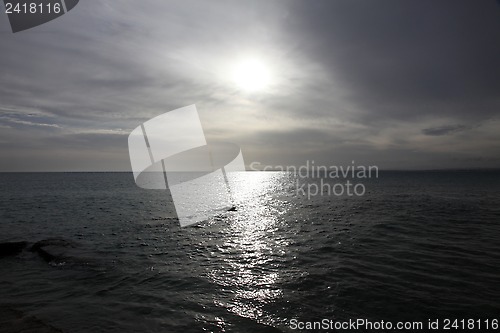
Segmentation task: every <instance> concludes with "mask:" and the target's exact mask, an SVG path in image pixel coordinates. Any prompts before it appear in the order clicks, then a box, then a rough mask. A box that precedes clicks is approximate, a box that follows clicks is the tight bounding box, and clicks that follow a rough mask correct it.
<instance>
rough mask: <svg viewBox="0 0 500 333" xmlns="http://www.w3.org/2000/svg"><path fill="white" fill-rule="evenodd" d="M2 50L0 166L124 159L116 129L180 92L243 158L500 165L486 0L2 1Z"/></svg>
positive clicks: (107, 167)
mask: <svg viewBox="0 0 500 333" xmlns="http://www.w3.org/2000/svg"><path fill="white" fill-rule="evenodd" d="M0 14H1V13H0ZM242 59H259V61H260V62H261V63H262V64H265V66H266V67H267V68H268V70H269V78H270V82H269V85H268V87H266V88H265V89H263V90H260V91H256V92H248V91H244V90H242V89H240V88H239V87H238V86H237V85H236V84H235V83H234V81H233V80H232V77H231V75H232V74H231V73H232V72H231V69H232V68H233V67H234V66H236V64H237V63H239V62H241V61H242ZM0 66H1V71H0V171H62V170H69V171H114V170H116V171H128V170H130V162H129V157H128V148H127V137H128V134H129V133H130V132H131V131H132V130H133V129H134V128H135V127H137V126H139V125H140V124H141V123H143V122H144V121H146V120H148V119H150V118H152V117H154V116H157V115H160V114H162V113H164V112H166V111H169V110H173V109H176V108H179V107H183V106H186V105H190V104H196V106H197V108H198V111H199V113H200V117H201V120H202V124H203V126H204V129H205V132H206V136H207V139H208V140H211V141H228V142H233V143H236V144H238V145H240V147H241V148H242V152H243V156H244V158H245V162H246V163H247V165H249V164H250V163H252V162H260V163H261V164H263V165H302V164H304V163H305V161H306V160H314V161H315V163H316V164H323V165H343V164H344V165H345V164H350V163H351V161H352V160H354V161H355V162H356V164H364V165H378V166H379V167H380V168H381V169H440V168H484V167H500V5H499V3H498V2H497V1H494V0H491V1H490V0H483V1H475V0H469V1H457V0H447V1H444V0H415V1H401V0H390V1H388V0H378V1H372V0H366V1H356V0H343V1H332V0H323V1H320V0H311V1H303V0H296V1H293V0H282V1H270V0H262V1H234V0H225V1H222V0H210V1H207V0H179V1H147V0H146V1H137V0H133V1H132V0H116V1H109V0H82V1H80V3H79V4H78V5H77V6H76V7H75V8H74V9H73V10H72V11H70V12H69V13H67V14H66V15H64V16H62V17H60V18H58V19H56V20H54V21H51V22H49V23H47V24H44V25H42V26H39V27H36V28H33V29H30V30H27V31H24V32H19V33H15V34H13V33H12V32H11V31H10V26H9V22H8V19H7V16H6V15H5V14H1V15H0Z"/></svg>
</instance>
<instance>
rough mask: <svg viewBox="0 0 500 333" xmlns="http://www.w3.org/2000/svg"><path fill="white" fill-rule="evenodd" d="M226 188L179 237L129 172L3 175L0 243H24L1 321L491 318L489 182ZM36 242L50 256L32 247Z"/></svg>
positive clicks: (495, 196) (314, 325) (207, 328)
mask: <svg viewBox="0 0 500 333" xmlns="http://www.w3.org/2000/svg"><path fill="white" fill-rule="evenodd" d="M238 177H240V180H241V182H242V183H243V184H244V186H243V188H244V191H245V193H244V195H243V196H240V199H239V200H238V201H237V202H235V206H234V209H231V210H229V211H222V212H218V213H217V214H216V215H214V216H213V217H211V218H209V219H208V220H206V221H204V222H202V223H199V224H196V225H193V226H188V227H184V228H181V227H180V225H179V221H178V219H177V216H176V211H175V206H174V204H173V202H172V199H171V196H170V195H169V192H168V191H165V190H147V189H141V188H139V187H137V186H136V185H135V183H134V179H133V176H132V174H131V173H127V172H123V173H1V174H0V243H5V242H18V241H25V242H27V244H28V245H27V246H26V248H25V249H24V250H22V251H21V252H19V253H16V254H14V255H8V256H2V257H0V312H2V311H4V312H5V311H7V310H8V309H10V310H12V311H16V313H18V317H19V318H22V317H29V318H36V320H37V321H38V322H39V323H43V325H47V327H48V326H50V327H52V328H54V329H55V331H57V332H60V331H62V332H375V331H376V332H417V331H420V332H430V331H431V330H430V328H429V323H431V322H432V323H437V324H438V325H439V327H438V330H433V331H434V332H436V331H445V328H446V327H445V326H446V323H447V321H449V325H450V327H451V325H452V324H453V323H455V325H468V323H469V322H468V321H469V320H473V321H474V322H473V325H476V326H475V328H476V329H477V328H479V327H478V326H477V325H478V323H480V324H482V325H483V326H482V327H481V331H486V327H485V326H484V325H486V324H490V325H493V326H494V322H495V320H497V322H498V320H499V319H500V171H496V170H476V171H474V170H471V171H467V170H462V171H460V170H458V171H380V173H379V174H378V177H376V178H370V179H357V180H355V181H356V182H357V183H362V184H363V188H364V193H362V195H356V194H354V195H347V194H346V193H344V194H343V195H337V194H335V193H316V194H314V193H313V194H314V195H312V194H311V193H308V194H311V195H304V193H302V190H300V188H301V189H309V190H314V189H316V188H315V187H314V186H313V185H312V184H314V185H318V184H319V185H322V186H325V183H326V184H330V185H332V186H334V185H335V184H338V182H339V181H341V182H344V180H339V179H332V178H326V179H323V178H321V179H319V178H318V177H315V176H313V175H311V176H306V177H300V176H298V175H296V174H293V173H289V172H271V171H270V172H257V171H256V172H245V173H241V175H239V176H238ZM321 182H323V183H321ZM299 185H300V186H302V187H300V188H298V186H299ZM298 189H299V191H298ZM358 189H359V188H358ZM197 190H198V191H204V189H203V188H200V189H197ZM309 192H310V191H309ZM358 192H359V191H358ZM358 194H360V193H358ZM54 240H56V241H54ZM40 241H46V242H49V243H50V242H51V241H53V242H55V245H53V246H52V248H56V252H57V256H56V259H54V260H47V258H43V257H42V256H40V254H39V253H37V252H36V251H34V252H33V251H31V250H30V248H32V246H33V244H36V243H37V242H40ZM57 244H59V247H58V245H57ZM61 244H66V245H64V246H61ZM67 244H70V245H67ZM10 310H9V311H10ZM1 317H2V315H0V318H1ZM19 318H18V319H19ZM462 320H465V322H461V321H462ZM354 321H356V322H358V321H359V322H360V323H361V322H364V323H365V324H363V325H361V326H358V327H356V328H355V329H353V326H351V327H347V326H345V325H344V326H342V324H343V323H349V322H351V323H352V322H354ZM453 321H455V322H453ZM382 322H383V323H384V324H385V325H386V326H381V323H382ZM4 323H5V320H4ZM368 323H371V325H372V326H368ZM387 323H389V324H391V325H392V326H391V328H388V327H387ZM398 323H404V324H406V325H407V326H406V327H407V329H396V327H395V326H396V325H397V324H398ZM409 323H410V324H411V325H417V324H418V323H422V327H418V326H412V328H411V329H410V324H409ZM416 323H417V324H416ZM464 323H465V324H464ZM320 324H321V326H320ZM469 324H470V323H469ZM377 325H378V326H377ZM377 327H378V328H377ZM490 328H491V327H490ZM451 330H452V331H471V332H472V331H474V330H472V329H470V328H468V329H463V330H461V327H458V328H453V329H451ZM3 331H4V330H3V329H2V327H0V332H3Z"/></svg>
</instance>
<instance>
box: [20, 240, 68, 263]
mask: <svg viewBox="0 0 500 333" xmlns="http://www.w3.org/2000/svg"><path fill="white" fill-rule="evenodd" d="M74 247H75V245H74V244H73V243H71V242H68V241H67V240H64V239H44V240H41V241H39V242H36V243H35V244H33V246H31V248H30V251H31V252H36V253H38V255H39V256H40V257H42V258H43V260H45V261H47V262H61V261H64V260H65V258H67V257H68V255H67V253H68V249H70V248H74Z"/></svg>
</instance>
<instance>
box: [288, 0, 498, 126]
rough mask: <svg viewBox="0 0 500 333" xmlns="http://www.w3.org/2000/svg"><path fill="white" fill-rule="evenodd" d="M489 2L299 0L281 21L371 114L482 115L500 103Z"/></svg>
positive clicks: (494, 17)
mask: <svg viewBox="0 0 500 333" xmlns="http://www.w3.org/2000/svg"><path fill="white" fill-rule="evenodd" d="M499 18H500V13H499V10H498V6H497V5H496V4H495V2H493V1H482V2H472V1H467V0H463V1H455V0H438V1H434V0H433V1H430V0H424V1H404V2H402V1H398V0H381V1H369V0H365V1H360V0H357V1H321V0H320V1H314V3H311V2H303V1H297V2H295V3H294V6H293V14H292V15H291V16H290V19H289V21H288V25H287V27H288V28H289V29H291V31H293V34H292V35H291V36H294V37H293V41H295V42H296V43H297V45H298V49H299V50H300V52H302V54H303V56H305V57H308V58H310V59H311V61H313V60H315V61H319V62H321V63H322V64H324V68H325V70H327V71H328V72H329V73H330V75H331V77H332V80H337V81H339V82H340V83H341V84H342V85H343V86H345V87H346V88H347V89H348V90H349V91H350V99H351V102H352V103H354V104H356V105H358V106H359V108H360V109H361V110H362V112H363V113H364V115H365V116H366V117H367V118H369V119H371V120H378V119H384V118H392V119H403V120H406V119H410V118H416V117H422V116H424V115H433V116H436V115H441V116H453V117H461V118H468V119H470V118H476V119H477V118H479V119H484V118H487V117H489V116H491V115H492V114H498V112H499V108H500V104H499V100H498V91H500V43H499V42H498V41H499V40H500V19H499Z"/></svg>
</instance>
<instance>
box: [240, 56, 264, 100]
mask: <svg viewBox="0 0 500 333" xmlns="http://www.w3.org/2000/svg"><path fill="white" fill-rule="evenodd" d="M270 79H271V77H270V73H269V70H268V68H267V66H266V65H265V64H264V63H263V62H261V61H259V60H257V59H247V60H244V61H241V62H240V63H238V64H237V65H236V66H234V70H233V81H234V82H235V83H236V85H237V86H238V87H239V88H240V89H242V90H244V91H248V92H256V91H262V90H265V89H266V88H267V87H268V86H269V83H270Z"/></svg>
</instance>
